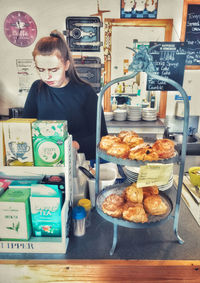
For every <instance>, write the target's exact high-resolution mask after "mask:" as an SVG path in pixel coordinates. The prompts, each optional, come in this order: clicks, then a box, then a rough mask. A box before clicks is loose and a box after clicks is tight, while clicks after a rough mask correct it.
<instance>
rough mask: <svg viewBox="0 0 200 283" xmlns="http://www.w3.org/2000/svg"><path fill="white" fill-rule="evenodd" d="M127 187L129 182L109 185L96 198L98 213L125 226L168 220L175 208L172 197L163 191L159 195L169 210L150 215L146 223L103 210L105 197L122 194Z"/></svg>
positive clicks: (152, 224)
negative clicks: (110, 214)
mask: <svg viewBox="0 0 200 283" xmlns="http://www.w3.org/2000/svg"><path fill="white" fill-rule="evenodd" d="M126 187H127V184H118V185H112V186H109V187H106V188H105V189H103V190H102V191H101V192H100V193H99V194H98V196H97V198H96V210H97V212H98V214H100V215H101V216H102V217H103V218H105V219H106V220H107V221H109V222H112V223H113V224H117V225H119V226H124V227H128V228H147V227H150V226H155V225H158V224H161V222H164V221H166V220H168V218H169V217H170V214H171V212H172V210H173V204H172V201H171V199H170V198H169V197H168V196H167V195H166V194H165V193H163V192H159V195H160V197H161V198H162V200H163V201H164V202H165V204H166V205H167V207H168V210H167V212H166V213H165V214H163V215H158V216H157V215H148V222H146V223H135V222H131V221H127V220H123V219H122V218H114V217H112V216H109V215H107V214H106V213H104V212H103V211H102V204H103V202H104V200H105V198H106V197H108V196H109V195H111V194H118V195H121V194H122V192H123V191H124V189H125V188H126Z"/></svg>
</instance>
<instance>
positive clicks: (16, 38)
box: [4, 11, 37, 47]
mask: <svg viewBox="0 0 200 283" xmlns="http://www.w3.org/2000/svg"><path fill="white" fill-rule="evenodd" d="M4 33H5V35H6V37H7V39H8V40H9V41H10V42H11V43H12V44H14V45H16V46H19V47H26V46H29V45H31V44H32V43H33V42H34V40H35V38H36V36H37V26H36V23H35V22H34V20H33V19H32V18H31V16H29V15H28V14H27V13H25V12H22V11H14V12H12V13H10V14H9V15H8V16H7V17H6V19H5V22H4Z"/></svg>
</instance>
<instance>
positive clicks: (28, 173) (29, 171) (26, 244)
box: [0, 127, 73, 254]
mask: <svg viewBox="0 0 200 283" xmlns="http://www.w3.org/2000/svg"><path fill="white" fill-rule="evenodd" d="M0 130H2V127H1V128H0ZM1 133H2V132H1ZM1 137H3V135H1ZM0 145H1V147H0V156H1V157H2V156H4V152H3V151H4V149H3V138H2V140H1V141H0ZM72 174H73V154H72V136H71V135H69V136H68V138H67V139H66V141H65V166H64V167H61V166H60V167H39V166H5V165H2V163H1V166H0V178H6V179H41V180H42V178H43V177H44V176H51V175H59V176H63V177H64V178H65V199H64V203H63V206H62V210H61V227H62V228H61V230H62V232H61V237H34V236H31V237H30V239H29V240H27V241H24V240H0V252H2V253H53V254H55V253H63V254H64V253H66V250H67V247H68V242H69V235H68V232H67V231H68V228H69V227H68V225H69V224H67V223H68V215H69V207H70V205H71V202H72V199H73V175H72Z"/></svg>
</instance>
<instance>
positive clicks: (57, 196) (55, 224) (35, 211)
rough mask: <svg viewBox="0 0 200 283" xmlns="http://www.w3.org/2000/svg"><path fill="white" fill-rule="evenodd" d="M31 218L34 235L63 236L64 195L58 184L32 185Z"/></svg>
mask: <svg viewBox="0 0 200 283" xmlns="http://www.w3.org/2000/svg"><path fill="white" fill-rule="evenodd" d="M30 203H31V219H32V225H33V234H34V236H39V237H40V236H47V237H60V236H61V203H62V195H61V191H60V190H59V189H58V186H57V185H49V184H46V185H44V184H36V185H32V186H31V197H30Z"/></svg>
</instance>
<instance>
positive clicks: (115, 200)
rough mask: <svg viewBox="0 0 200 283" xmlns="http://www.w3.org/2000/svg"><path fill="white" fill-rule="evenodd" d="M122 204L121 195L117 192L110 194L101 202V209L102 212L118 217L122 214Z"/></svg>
mask: <svg viewBox="0 0 200 283" xmlns="http://www.w3.org/2000/svg"><path fill="white" fill-rule="evenodd" d="M123 205H124V198H123V197H121V196H119V195H117V194H111V195H109V196H108V197H106V198H105V200H104V202H103V204H102V210H103V212H104V213H106V214H108V215H110V216H112V217H116V218H119V217H121V216H122V212H123Z"/></svg>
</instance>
